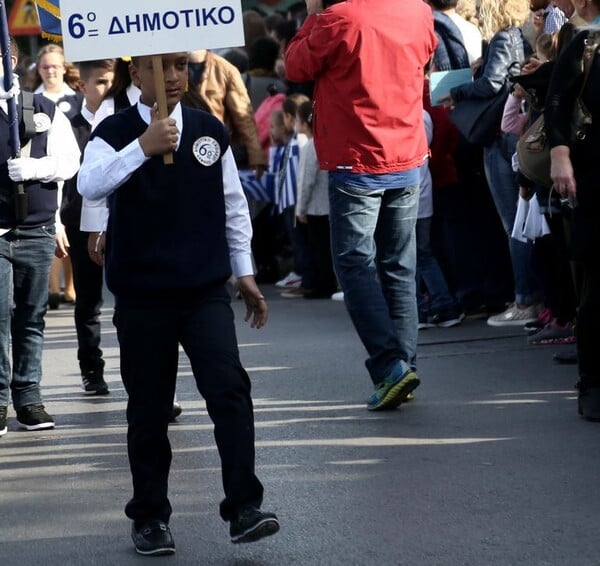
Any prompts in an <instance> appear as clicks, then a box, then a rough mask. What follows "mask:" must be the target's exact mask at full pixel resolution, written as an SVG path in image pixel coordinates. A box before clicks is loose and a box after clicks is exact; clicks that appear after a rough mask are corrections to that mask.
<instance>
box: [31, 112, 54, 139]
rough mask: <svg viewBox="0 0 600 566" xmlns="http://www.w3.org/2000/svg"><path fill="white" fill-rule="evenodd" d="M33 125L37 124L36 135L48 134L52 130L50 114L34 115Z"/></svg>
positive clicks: (38, 113) (40, 113)
mask: <svg viewBox="0 0 600 566" xmlns="http://www.w3.org/2000/svg"><path fill="white" fill-rule="evenodd" d="M33 123H34V124H35V132H36V134H40V133H41V132H47V131H48V130H49V129H50V126H51V125H52V120H50V116H48V114H44V113H43V112H36V113H35V114H34V115H33Z"/></svg>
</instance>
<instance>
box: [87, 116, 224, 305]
mask: <svg viewBox="0 0 600 566" xmlns="http://www.w3.org/2000/svg"><path fill="white" fill-rule="evenodd" d="M182 112H183V133H182V138H181V143H180V145H179V149H178V150H177V152H175V154H174V164H173V165H165V164H164V163H163V157H162V156H155V157H152V158H151V159H149V160H148V161H146V162H145V163H144V164H143V165H142V166H141V167H140V168H139V169H137V170H136V171H135V172H134V173H133V175H132V176H131V177H130V178H129V179H128V180H127V181H126V182H125V183H124V184H123V185H122V186H120V187H119V188H118V189H117V190H116V191H115V192H114V193H112V194H111V195H110V197H109V198H108V207H109V211H110V216H109V222H108V228H107V235H106V238H107V239H106V255H105V265H106V282H107V286H108V288H109V289H110V290H111V291H112V292H113V293H114V294H115V295H116V296H117V298H119V299H120V300H122V299H130V300H136V299H139V298H142V299H143V298H144V297H152V296H154V295H156V294H158V293H162V292H164V291H175V294H176V296H178V297H182V298H183V297H186V296H191V295H194V294H195V293H197V292H198V291H203V290H207V289H209V288H211V287H214V286H216V285H220V284H223V283H224V282H225V281H226V280H227V279H228V278H229V276H230V275H231V267H230V262H229V248H228V245H227V240H226V237H225V197H224V194H223V171H222V164H221V157H222V156H223V154H224V153H225V151H226V150H227V148H228V147H229V139H228V134H227V131H226V129H225V127H224V126H223V124H221V122H220V121H219V120H218V119H216V118H214V117H213V116H211V115H210V114H208V113H206V112H203V111H201V110H196V109H192V108H187V107H182ZM146 128H147V125H146V123H145V122H144V121H143V120H142V119H141V117H140V115H139V113H138V110H137V106H132V107H131V108H128V109H127V110H124V111H122V112H119V113H117V114H115V115H113V116H110V117H108V118H106V119H105V120H103V121H102V122H101V123H100V124H99V125H98V127H97V128H96V129H95V130H94V132H92V135H91V137H90V139H94V138H95V137H96V136H98V137H100V138H102V139H103V140H104V141H106V142H107V143H108V144H110V145H111V146H112V147H113V148H114V149H115V150H117V151H119V150H121V149H123V148H124V147H125V146H127V145H128V144H129V143H131V142H132V141H133V140H135V139H136V138H138V137H139V136H140V135H142V134H143V133H144V131H145V130H146ZM201 136H209V137H211V138H214V139H215V140H216V141H217V142H218V144H219V147H220V149H221V157H220V158H219V159H218V160H217V161H216V162H215V163H214V164H213V165H210V166H204V165H201V164H200V163H199V161H198V160H197V159H196V157H194V155H193V153H192V146H193V144H194V141H195V140H196V139H198V138H199V137H201Z"/></svg>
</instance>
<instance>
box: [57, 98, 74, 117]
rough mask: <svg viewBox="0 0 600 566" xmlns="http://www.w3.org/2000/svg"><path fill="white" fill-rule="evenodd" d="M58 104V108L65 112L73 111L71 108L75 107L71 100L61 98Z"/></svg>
mask: <svg viewBox="0 0 600 566" xmlns="http://www.w3.org/2000/svg"><path fill="white" fill-rule="evenodd" d="M57 106H58V109H59V110H61V111H62V112H63V114H68V113H69V112H70V111H71V108H73V105H72V104H71V103H70V102H67V101H66V100H61V101H60V102H59V103H58V104H57Z"/></svg>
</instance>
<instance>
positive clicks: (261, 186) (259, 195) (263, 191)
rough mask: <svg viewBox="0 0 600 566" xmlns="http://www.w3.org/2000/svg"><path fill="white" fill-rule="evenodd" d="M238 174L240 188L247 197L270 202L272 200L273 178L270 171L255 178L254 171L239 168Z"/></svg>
mask: <svg viewBox="0 0 600 566" xmlns="http://www.w3.org/2000/svg"><path fill="white" fill-rule="evenodd" d="M239 175H240V181H241V183H242V189H244V193H245V194H246V197H247V198H248V199H252V200H256V201H259V202H270V203H272V202H273V201H274V192H273V189H274V188H275V182H274V181H275V180H274V178H273V174H272V173H268V172H267V173H264V174H263V176H262V177H261V178H260V179H257V178H256V175H255V174H254V171H250V170H248V169H240V171H239Z"/></svg>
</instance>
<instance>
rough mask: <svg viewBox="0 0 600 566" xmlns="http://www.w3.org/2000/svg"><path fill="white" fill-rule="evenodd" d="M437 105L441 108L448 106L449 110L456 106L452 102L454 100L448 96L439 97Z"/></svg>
mask: <svg viewBox="0 0 600 566" xmlns="http://www.w3.org/2000/svg"><path fill="white" fill-rule="evenodd" d="M439 103H440V104H441V105H443V106H449V107H450V108H454V107H455V106H456V102H454V99H453V98H452V96H451V95H449V94H447V95H446V96H441V97H440V98H439Z"/></svg>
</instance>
